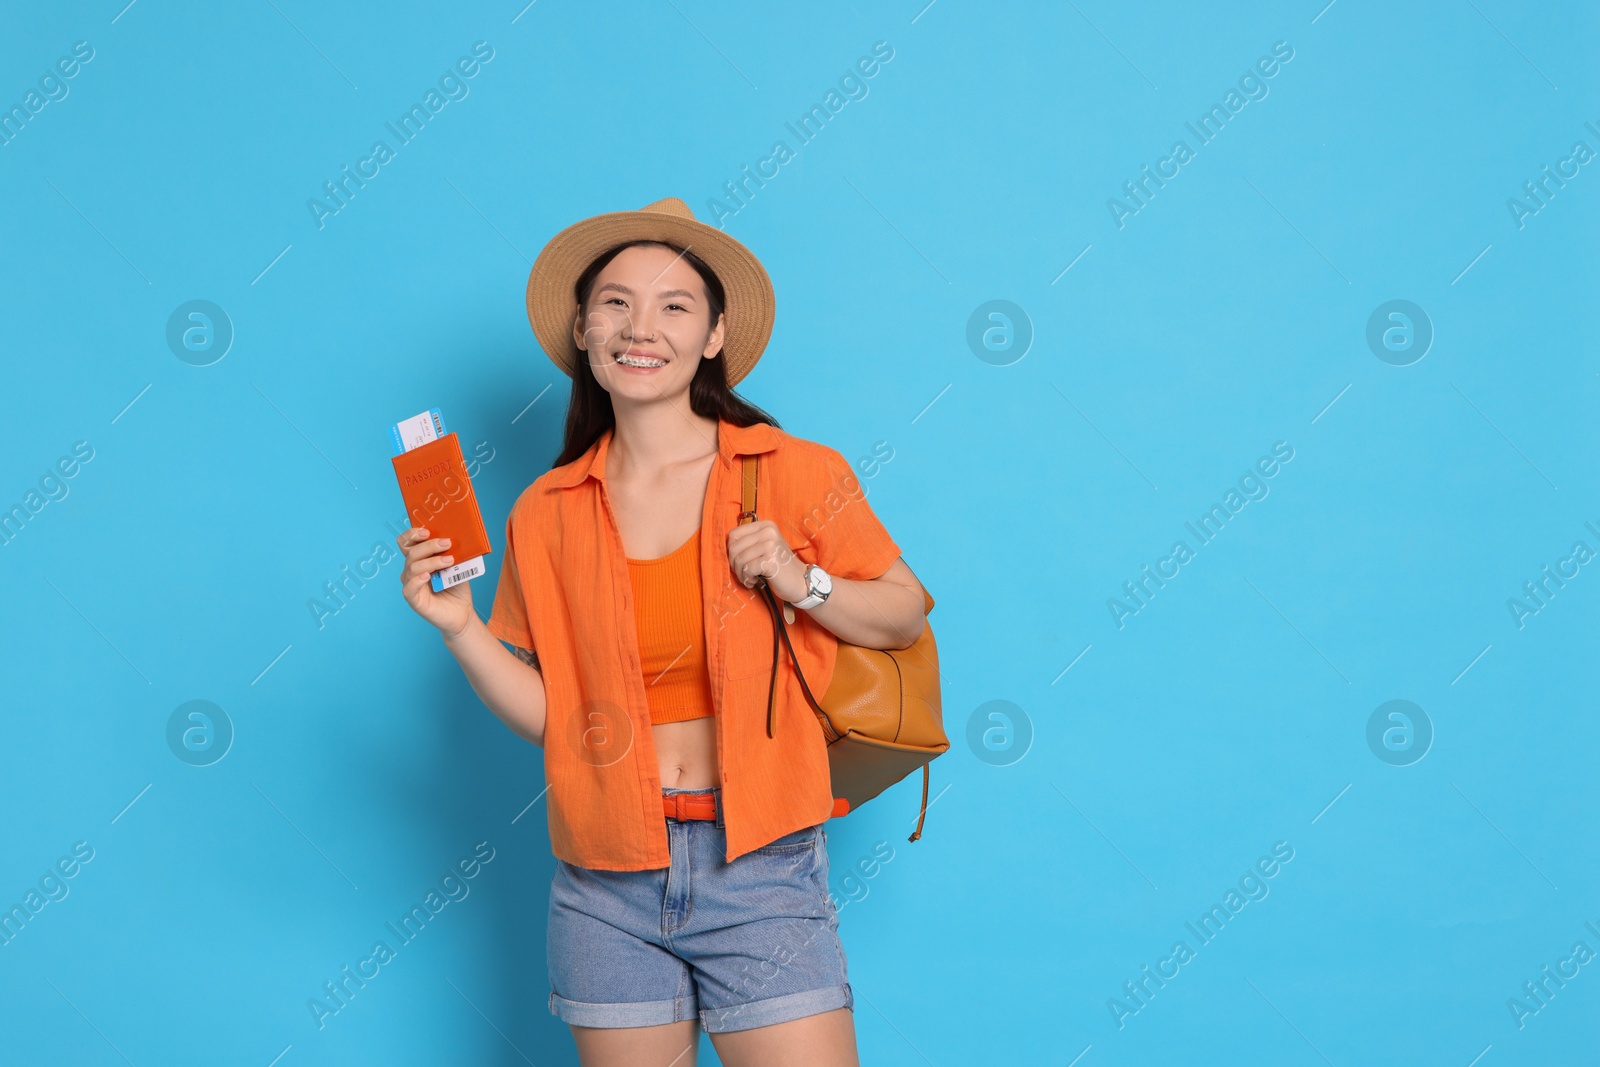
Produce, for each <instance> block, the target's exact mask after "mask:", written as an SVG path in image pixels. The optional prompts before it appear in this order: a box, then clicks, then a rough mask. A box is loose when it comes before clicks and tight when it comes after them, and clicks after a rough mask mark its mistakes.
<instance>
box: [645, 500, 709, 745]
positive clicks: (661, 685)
mask: <svg viewBox="0 0 1600 1067" xmlns="http://www.w3.org/2000/svg"><path fill="white" fill-rule="evenodd" d="M628 578H629V580H630V581H631V582H632V584H633V612H634V617H635V620H636V621H637V624H638V630H639V665H640V667H641V668H643V671H644V690H645V696H646V698H647V699H648V700H649V703H650V721H651V722H652V723H664V722H683V721H684V720H686V719H699V718H704V717H705V716H707V715H714V714H716V708H715V707H714V706H713V704H712V698H711V672H710V670H709V669H708V668H707V666H706V635H705V630H704V628H703V627H704V618H703V612H704V610H705V606H704V602H703V601H702V599H701V587H700V531H699V530H696V531H695V532H694V535H693V536H692V537H690V538H689V540H687V541H685V542H684V543H683V544H682V545H679V546H678V547H677V548H676V549H674V550H673V551H672V552H671V553H669V554H668V555H665V556H662V557H660V558H659V559H630V560H628Z"/></svg>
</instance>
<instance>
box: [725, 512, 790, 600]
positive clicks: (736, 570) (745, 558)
mask: <svg viewBox="0 0 1600 1067" xmlns="http://www.w3.org/2000/svg"><path fill="white" fill-rule="evenodd" d="M728 564H729V566H731V567H732V568H733V576H734V577H735V578H737V579H738V580H739V582H740V584H742V585H743V586H744V587H745V588H746V589H753V588H754V587H755V584H756V579H757V578H759V577H762V576H763V575H764V576H765V577H766V579H767V587H768V588H770V589H771V590H772V595H773V596H775V597H777V598H778V599H779V600H786V601H789V602H790V603H793V602H794V601H796V600H803V599H804V598H805V595H806V592H807V588H806V566H807V564H806V563H805V561H804V560H802V559H801V558H800V557H799V556H797V555H795V554H794V551H793V550H792V549H790V547H789V545H788V544H787V543H786V542H785V541H784V539H783V535H782V534H780V533H779V532H778V524H777V523H775V522H773V521H771V520H770V519H757V520H756V521H754V522H747V523H744V524H742V525H738V526H735V527H734V528H733V529H732V530H729V531H728Z"/></svg>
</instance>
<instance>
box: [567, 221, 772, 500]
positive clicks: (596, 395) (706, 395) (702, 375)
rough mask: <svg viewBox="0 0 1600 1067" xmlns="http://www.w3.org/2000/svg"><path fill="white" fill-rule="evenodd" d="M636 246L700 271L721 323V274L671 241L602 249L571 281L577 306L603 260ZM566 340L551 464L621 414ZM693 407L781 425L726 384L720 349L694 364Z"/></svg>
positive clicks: (571, 455) (585, 446) (585, 300)
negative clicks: (560, 421)
mask: <svg viewBox="0 0 1600 1067" xmlns="http://www.w3.org/2000/svg"><path fill="white" fill-rule="evenodd" d="M634 245H661V246H663V247H665V248H670V249H672V251H674V252H676V253H677V254H678V255H680V256H682V257H683V258H684V260H685V261H686V262H687V263H688V264H689V265H690V266H691V267H693V268H694V269H695V270H696V271H697V272H699V274H700V278H701V280H702V281H704V282H705V286H706V304H707V306H708V308H709V310H710V313H711V318H710V323H711V325H712V326H715V325H716V324H717V316H719V315H721V314H722V312H723V309H724V307H725V306H726V304H727V294H726V293H725V292H724V291H723V288H722V281H721V279H719V278H718V277H717V274H716V272H715V271H713V270H712V269H711V268H710V267H709V266H707V265H706V262H705V261H704V260H702V259H701V258H700V257H699V256H697V255H695V254H694V253H693V252H690V251H688V250H687V249H685V248H681V247H679V246H678V245H675V244H673V243H671V242H670V241H646V240H640V241H628V242H626V243H624V244H620V245H617V246H616V247H615V248H611V249H608V250H607V251H605V252H602V253H601V254H600V255H599V256H597V257H596V258H595V260H594V262H593V263H590V264H589V266H588V267H586V268H585V269H584V272H583V273H582V274H580V275H578V280H577V281H576V282H574V283H573V286H572V290H573V297H574V299H575V300H576V301H577V307H578V308H579V309H584V308H587V307H588V305H589V294H590V292H591V291H592V290H593V289H594V282H595V278H597V277H598V276H599V274H600V272H601V271H602V270H604V269H605V265H606V264H607V263H610V262H611V261H612V259H614V258H616V255H617V253H619V252H621V251H622V250H623V249H624V248H632V247H633V246H634ZM566 340H567V344H568V345H569V346H570V347H569V354H570V355H571V356H572V357H573V364H574V365H573V375H572V394H571V396H570V397H569V398H568V400H567V429H566V441H565V442H564V444H563V445H562V447H561V454H560V455H558V456H557V457H556V460H555V462H554V463H552V464H551V465H550V466H551V469H554V468H556V467H561V466H565V465H566V464H568V463H571V462H572V461H573V460H575V459H577V458H578V457H579V456H582V455H583V454H584V453H585V452H587V451H588V450H589V446H590V445H593V444H594V443H595V442H596V441H598V440H599V439H600V436H601V435H602V434H604V433H605V432H606V431H607V430H609V429H612V428H613V427H615V426H616V424H617V413H616V411H615V409H613V408H612V406H611V394H610V393H608V392H606V391H605V389H603V388H602V387H601V385H600V383H599V382H598V381H596V380H595V376H594V370H593V368H591V367H590V366H589V360H588V358H587V353H584V352H582V351H579V349H578V346H577V343H576V342H575V341H573V339H572V338H571V337H570V336H569V337H568V338H567V339H566ZM689 408H690V410H692V411H693V412H694V413H695V414H696V415H701V416H705V417H708V418H719V419H725V420H727V421H728V422H731V423H732V424H733V425H735V426H751V425H754V424H755V423H758V422H764V423H767V424H769V425H772V426H777V425H778V420H777V419H775V418H773V417H772V416H771V415H769V414H767V413H766V412H765V411H762V410H761V409H760V408H758V407H756V406H755V405H754V404H752V403H750V402H749V401H747V400H745V399H744V398H743V397H741V396H740V395H739V394H738V393H735V392H734V391H733V388H732V387H731V386H729V385H728V363H727V360H726V359H724V358H723V354H722V353H721V352H718V353H717V354H716V355H715V356H714V357H712V358H711V359H701V360H700V366H699V367H697V368H696V369H695V373H694V380H693V381H691V382H690V383H689Z"/></svg>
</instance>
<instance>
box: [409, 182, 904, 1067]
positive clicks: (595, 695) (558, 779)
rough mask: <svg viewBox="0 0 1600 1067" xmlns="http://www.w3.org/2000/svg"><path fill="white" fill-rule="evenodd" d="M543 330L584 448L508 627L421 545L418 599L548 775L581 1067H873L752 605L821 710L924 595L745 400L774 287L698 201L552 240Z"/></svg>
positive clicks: (551, 476) (514, 581)
mask: <svg viewBox="0 0 1600 1067" xmlns="http://www.w3.org/2000/svg"><path fill="white" fill-rule="evenodd" d="M528 311H529V317H530V320H531V321H532V324H533V328H534V333H535V335H536V336H537V337H538V340H539V342H540V345H541V347H543V349H544V351H545V353H546V354H547V355H548V356H549V357H550V358H551V360H553V361H554V362H555V363H556V365H557V366H559V367H560V368H561V369H562V370H563V371H564V372H565V373H567V374H568V375H569V376H571V378H572V380H573V381H572V392H571V396H570V399H569V401H568V407H567V420H566V442H565V445H564V447H563V448H562V451H561V454H560V455H559V456H558V457H557V459H556V462H555V464H554V465H553V467H552V469H551V470H550V471H548V472H547V473H545V474H543V475H541V476H540V477H539V478H538V479H537V480H535V481H534V483H533V484H532V485H531V486H529V487H528V489H527V490H525V491H524V492H523V493H522V494H521V496H520V497H519V498H518V499H517V502H516V504H515V505H514V506H513V508H512V511H511V515H510V518H509V519H508V521H507V524H506V542H505V548H504V555H503V557H502V560H501V571H500V578H499V585H498V588H497V591H496V594H495V600H494V608H493V611H492V613H491V615H490V618H489V621H488V623H487V624H485V623H484V622H483V621H482V620H481V619H480V618H479V616H478V614H477V612H476V611H475V610H474V609H473V606H472V592H471V587H470V583H466V582H463V583H461V584H459V585H456V586H453V587H451V588H450V589H447V590H446V591H444V592H443V593H434V592H433V591H432V589H431V587H430V586H429V576H430V575H431V574H432V573H433V572H434V571H435V570H438V569H439V568H441V567H444V566H448V565H449V564H450V563H451V562H452V557H451V555H450V546H449V544H448V543H447V542H446V541H445V540H443V539H430V537H429V534H428V531H427V530H426V529H411V530H408V531H406V533H405V534H404V535H402V536H401V538H400V539H399V545H400V547H401V549H402V551H404V553H405V555H406V566H405V569H404V572H403V574H402V575H401V582H402V584H403V588H404V593H405V597H406V600H407V601H408V602H409V603H410V604H411V606H412V607H413V608H414V609H415V610H416V611H417V613H418V614H420V615H421V616H422V617H423V618H425V619H427V621H428V622H430V623H432V624H433V625H435V626H436V627H438V628H439V630H440V633H441V634H442V636H443V638H444V642H445V645H446V647H447V648H449V649H450V651H451V652H452V653H453V654H454V655H455V657H456V659H457V660H458V661H459V662H460V664H461V667H462V670H463V671H464V672H465V673H466V676H467V678H468V680H469V681H470V682H471V684H472V687H473V689H474V691H476V692H477V694H478V696H479V697H480V698H481V699H482V700H483V702H484V704H485V705H486V706H487V707H488V708H489V709H490V710H491V711H493V712H494V713H495V714H496V715H498V716H499V717H500V718H501V719H502V720H504V721H505V723H506V724H507V725H508V726H510V727H511V729H512V730H513V731H515V732H516V733H517V734H519V735H520V736H522V737H524V738H527V739H528V740H529V741H531V742H533V743H534V744H536V745H540V746H542V747H543V749H544V764H545V776H546V779H547V781H548V783H549V785H548V788H547V792H546V803H547V806H548V815H549V824H550V838H551V845H552V849H553V850H554V852H555V854H556V858H557V863H556V873H555V877H554V879H553V881H552V883H551V887H550V908H549V929H548V936H547V946H548V964H549V971H550V983H551V993H550V1000H549V1007H550V1010H551V1011H552V1012H553V1013H555V1014H556V1015H558V1016H559V1017H560V1018H562V1019H563V1020H565V1021H566V1022H567V1023H568V1024H569V1025H570V1026H571V1028H572V1032H573V1035H574V1039H575V1041H576V1043H577V1046H578V1051H579V1055H580V1058H581V1060H582V1062H583V1063H584V1065H585V1067H609V1065H623V1064H627V1065H634V1064H656V1065H660V1067H669V1065H670V1067H692V1065H693V1064H694V1062H695V1050H696V1048H697V1046H698V1038H699V1029H700V1028H701V1027H703V1028H704V1029H705V1030H706V1031H707V1032H708V1033H709V1034H711V1039H712V1042H713V1043H714V1045H715V1046H716V1049H717V1053H718V1055H719V1057H720V1058H721V1059H722V1061H723V1063H724V1064H727V1065H728V1067H746V1065H752V1067H753V1065H757V1064H759V1065H761V1067H781V1065H785V1064H795V1065H805V1067H825V1065H840V1067H844V1065H854V1064H856V1063H857V1062H858V1061H857V1057H856V1047H855V1029H854V1018H853V1011H854V996H853V994H852V992H851V989H850V984H849V982H848V980H847V977H846V969H845V959H844V953H843V950H842V948H841V946H840V942H839V938H838V932H837V931H838V915H837V911H836V909H835V906H834V904H833V901H832V899H831V897H830V896H829V893H828V856H827V834H826V831H825V830H824V829H823V827H822V825H821V824H822V823H823V822H824V821H825V820H826V819H827V818H829V817H830V815H832V814H834V813H836V812H837V811H839V810H841V809H840V808H838V807H836V805H835V803H834V799H833V797H832V791H831V788H830V779H829V771H828V757H827V751H826V743H825V741H824V737H823V734H822V730H821V727H820V725H819V724H818V722H817V720H816V717H815V714H814V712H813V711H812V710H811V708H810V706H809V705H808V704H807V702H806V700H805V697H804V695H803V694H802V692H801V691H800V687H799V682H798V680H797V679H796V678H795V676H794V670H793V666H792V665H791V664H790V663H789V661H788V658H787V657H785V658H784V659H783V660H782V661H781V662H780V665H779V674H778V683H777V689H776V692H775V694H770V695H772V697H773V705H772V708H771V714H772V716H773V718H772V722H771V724H770V725H771V727H772V730H771V732H770V734H769V730H768V727H769V722H768V713H769V686H770V684H771V672H772V668H773V640H774V633H773V619H772V615H771V610H770V608H769V606H768V604H767V602H766V601H765V599H764V598H763V597H762V595H761V592H760V590H759V589H758V588H757V583H758V581H759V580H761V579H765V581H766V583H767V586H768V588H769V589H770V590H771V592H772V595H773V596H774V597H776V598H778V599H779V600H780V601H782V602H787V603H788V604H790V605H793V607H792V608H790V609H787V610H788V611H792V612H793V616H794V618H793V621H792V622H790V623H787V627H788V630H789V634H790V639H791V641H792V643H793V645H794V649H795V655H796V657H797V658H798V659H799V660H800V664H801V668H802V670H803V671H804V673H805V678H806V682H807V683H808V685H809V686H810V688H811V690H812V692H813V693H814V694H816V695H817V696H818V697H819V698H820V696H821V694H822V693H823V692H825V691H826V689H827V686H828V682H829V680H830V678H831V673H832V670H833V665H834V662H835V657H836V653H837V648H838V642H839V641H841V640H843V641H848V642H850V643H853V644H857V645H863V646H867V647H872V648H907V647H909V646H910V645H911V643H912V642H913V641H915V640H916V638H917V637H918V636H919V635H920V634H921V632H922V627H923V626H924V615H923V612H924V596H923V591H922V587H921V585H920V584H919V583H918V581H917V579H916V577H915V576H914V575H913V574H912V573H911V570H910V569H909V568H908V567H907V566H906V565H905V563H904V562H903V561H902V560H901V559H900V549H899V547H898V546H897V545H896V544H895V542H894V541H893V540H892V539H891V538H890V536H889V534H888V532H887V531H886V530H885V529H884V528H883V526H882V524H881V523H880V522H879V521H878V519H877V517H876V516H875V515H874V514H873V512H872V510H871V508H870V507H868V505H867V503H866V500H865V495H864V493H863V491H862V488H861V486H860V483H859V482H857V481H856V479H855V477H854V473H853V471H852V470H851V467H850V464H849V463H848V462H847V461H846V460H845V459H844V457H843V456H842V455H840V454H839V453H838V452H837V451H835V450H834V449H832V448H829V447H827V446H825V445H821V444H818V443H816V442H812V441H807V440H805V439H803V438H799V437H794V436H792V435H790V434H788V433H786V432H784V431H783V430H781V429H780V428H779V427H778V425H777V423H776V422H775V421H774V420H773V419H772V418H771V417H770V416H769V415H767V414H766V413H765V412H763V411H761V410H760V409H759V408H756V407H754V406H752V405H751V404H749V403H747V402H746V401H744V400H742V399H741V398H739V397H738V396H737V395H735V394H734V393H733V391H732V386H733V385H735V384H736V383H737V382H738V381H739V380H740V379H741V378H743V377H744V376H745V375H746V374H748V373H749V372H750V369H751V367H753V366H754V365H755V362H756V360H757V359H759V358H760V356H761V353H762V350H763V349H764V348H765V346H766V342H767V339H768V337H769V336H770V335H771V330H772V316H773V296H772V287H771V282H770V281H769V280H768V277H767V274H766V271H765V269H764V268H763V267H762V266H761V264H760V262H759V261H758V260H757V259H756V258H755V256H754V255H752V254H751V253H750V251H749V250H748V249H746V248H745V247H744V246H743V245H742V244H740V243H739V242H737V241H735V240H734V239H733V238H731V237H729V236H727V235H726V234H724V233H722V232H721V231H720V230H717V229H714V228H712V227H710V226H706V225H704V224H702V223H699V222H696V221H695V220H694V217H693V214H692V213H691V212H690V211H689V208H688V207H687V205H685V204H684V203H683V201H681V200H677V199H670V198H669V199H667V200H662V201H658V202H657V203H655V204H651V205H649V206H648V207H646V208H644V209H642V210H640V211H629V212H616V213H612V214H607V215H600V216H596V217H595V218H591V219H587V220H584V221H582V222H579V223H577V224H575V225H574V226H570V227H568V228H567V229H565V230H563V231H562V232H561V233H559V234H557V235H556V237H554V238H552V239H551V241H550V243H549V244H548V245H546V247H545V249H544V250H543V251H542V252H541V253H540V255H539V258H538V260H537V261H536V262H535V264H534V267H533V271H532V274H531V275H530V277H529V282H528ZM826 395H827V390H826V389H825V388H821V387H819V388H817V389H814V390H811V391H809V392H808V393H807V394H806V396H805V397H804V399H805V400H807V401H810V402H816V401H820V400H822V399H823V398H824V397H826ZM744 456H755V457H757V463H758V465H759V466H758V468H757V469H758V475H757V481H756V488H757V493H758V496H757V506H756V508H755V516H756V517H755V518H754V519H753V520H752V518H751V516H749V515H745V514H742V511H743V508H742V503H741V500H742V497H741V490H742V488H743V467H742V457H744ZM502 641H503V642H505V644H506V645H509V646H510V650H509V651H508V650H507V648H506V647H504V646H503V645H502V644H501V642H502ZM657 796H659V797H660V800H659V801H658V800H657V799H656V798H657ZM658 804H659V805H660V806H659V807H658V806H657V805H658Z"/></svg>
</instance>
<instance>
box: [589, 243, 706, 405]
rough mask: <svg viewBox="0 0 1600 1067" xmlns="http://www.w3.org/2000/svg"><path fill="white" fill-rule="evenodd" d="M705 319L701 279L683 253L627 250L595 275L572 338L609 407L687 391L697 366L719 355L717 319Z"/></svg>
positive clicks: (646, 248) (661, 248)
mask: <svg viewBox="0 0 1600 1067" xmlns="http://www.w3.org/2000/svg"><path fill="white" fill-rule="evenodd" d="M710 318H711V315H710V307H709V305H708V303H707V300H706V287H705V281H704V279H702V278H701V277H700V273H699V272H698V271H696V270H695V269H694V267H692V266H690V265H689V264H688V263H687V262H685V261H684V259H683V256H682V255H680V254H679V253H677V252H674V251H673V250H672V249H670V248H666V247H664V246H662V245H634V246H632V247H629V248H624V249H623V250H622V251H621V252H618V253H617V254H616V255H615V256H613V257H612V259H611V262H609V263H607V264H606V265H605V267H604V268H602V269H601V271H600V273H599V274H598V275H597V276H596V277H595V281H594V287H593V288H592V289H591V290H590V292H589V302H588V306H587V307H586V308H583V309H582V314H581V315H580V316H579V317H578V318H577V319H576V320H575V321H574V322H573V327H572V336H573V340H574V341H575V342H577V345H578V349H579V351H580V353H582V355H583V358H584V359H586V360H587V361H588V363H589V366H590V367H591V368H592V370H593V371H594V377H595V381H597V382H599V383H600V387H601V388H603V389H604V390H605V391H606V392H608V393H610V394H611V399H612V402H613V403H615V402H617V401H618V400H623V399H626V400H635V401H641V402H642V401H655V400H661V399H668V398H674V397H677V396H678V395H680V394H681V393H684V392H687V391H688V389H689V383H690V382H692V381H693V380H694V375H695V371H697V370H698V369H699V367H700V361H701V360H702V359H710V358H712V357H714V356H716V355H717V353H719V352H721V351H722V339H723V324H722V320H721V317H720V316H719V317H718V321H717V322H716V323H712V322H711V321H710ZM624 361H626V362H624Z"/></svg>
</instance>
